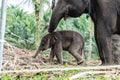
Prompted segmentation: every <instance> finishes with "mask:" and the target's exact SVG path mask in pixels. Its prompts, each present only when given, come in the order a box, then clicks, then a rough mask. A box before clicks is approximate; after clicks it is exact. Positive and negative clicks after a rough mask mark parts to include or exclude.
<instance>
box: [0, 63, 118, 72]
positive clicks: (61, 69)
mask: <svg viewBox="0 0 120 80" xmlns="http://www.w3.org/2000/svg"><path fill="white" fill-rule="evenodd" d="M116 68H117V69H120V65H115V66H95V67H75V68H51V69H35V70H9V71H1V73H0V74H8V73H29V72H31V73H38V72H46V71H68V70H100V69H116Z"/></svg>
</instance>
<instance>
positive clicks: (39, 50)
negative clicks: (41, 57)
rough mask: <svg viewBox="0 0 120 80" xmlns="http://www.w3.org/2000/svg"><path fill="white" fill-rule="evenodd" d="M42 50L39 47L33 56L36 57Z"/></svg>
mask: <svg viewBox="0 0 120 80" xmlns="http://www.w3.org/2000/svg"><path fill="white" fill-rule="evenodd" d="M41 51H42V50H41V49H38V50H37V51H36V53H35V55H34V56H33V58H36V56H37V55H38V53H39V52H41Z"/></svg>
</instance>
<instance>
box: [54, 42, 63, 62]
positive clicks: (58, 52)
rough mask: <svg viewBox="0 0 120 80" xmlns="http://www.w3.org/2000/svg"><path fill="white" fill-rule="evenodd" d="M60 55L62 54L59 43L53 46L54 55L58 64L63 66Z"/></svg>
mask: <svg viewBox="0 0 120 80" xmlns="http://www.w3.org/2000/svg"><path fill="white" fill-rule="evenodd" d="M61 53H62V44H61V42H56V44H55V46H54V54H55V55H56V58H57V60H58V63H60V64H63V61H62V54H61Z"/></svg>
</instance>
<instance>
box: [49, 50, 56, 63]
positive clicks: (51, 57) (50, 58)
mask: <svg viewBox="0 0 120 80" xmlns="http://www.w3.org/2000/svg"><path fill="white" fill-rule="evenodd" d="M53 49H54V48H51V52H50V57H49V61H50V63H51V64H53V59H54V56H55V54H54V50H53Z"/></svg>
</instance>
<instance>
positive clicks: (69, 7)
mask: <svg viewBox="0 0 120 80" xmlns="http://www.w3.org/2000/svg"><path fill="white" fill-rule="evenodd" d="M88 5H89V12H90V16H91V18H92V20H93V22H94V25H95V27H94V28H95V32H94V33H95V39H96V43H97V47H98V51H99V56H100V59H101V61H102V64H103V65H111V64H113V59H112V40H111V36H112V34H115V33H116V34H120V27H119V25H120V14H119V13H120V0H58V2H57V4H56V6H55V8H54V9H53V13H52V16H51V20H50V25H49V29H48V31H49V32H50V33H52V32H53V31H54V30H55V29H56V27H57V25H58V23H59V21H60V20H61V19H62V18H65V17H66V15H67V16H70V17H78V16H81V14H82V13H84V12H86V9H88Z"/></svg>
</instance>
